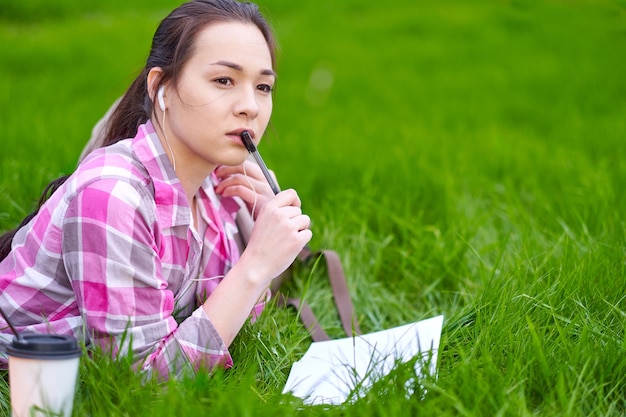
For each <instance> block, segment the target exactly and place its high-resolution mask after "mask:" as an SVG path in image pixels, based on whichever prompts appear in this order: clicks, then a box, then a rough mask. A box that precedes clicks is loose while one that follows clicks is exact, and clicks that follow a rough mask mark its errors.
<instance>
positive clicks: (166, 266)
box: [0, 122, 269, 377]
mask: <svg viewBox="0 0 626 417" xmlns="http://www.w3.org/2000/svg"><path fill="white" fill-rule="evenodd" d="M215 181H216V179H215V177H213V176H212V177H211V178H208V179H207V180H206V181H205V183H204V184H203V186H202V188H201V189H200V191H199V192H198V194H197V196H196V199H197V201H198V203H199V204H198V207H199V213H198V214H199V215H198V216H197V218H198V219H197V222H198V228H197V230H196V229H194V228H193V226H192V215H191V211H190V207H189V204H188V200H187V198H186V196H185V194H184V192H183V189H182V187H181V185H180V183H179V181H178V178H177V177H176V174H175V172H174V170H173V168H172V166H171V164H170V162H169V160H168V158H167V156H166V154H165V151H164V149H163V147H162V146H161V143H160V141H159V139H158V137H157V135H156V133H155V132H154V127H153V126H152V124H151V123H150V122H148V123H146V124H145V125H142V126H141V127H140V128H139V130H138V133H137V136H136V137H135V138H133V139H127V140H123V141H120V142H118V143H117V144H115V145H112V146H109V147H107V148H102V149H98V150H96V151H94V152H92V153H91V154H90V155H89V156H88V157H87V158H86V159H85V161H84V162H83V163H81V165H80V166H79V167H78V168H77V170H76V172H75V173H74V174H73V175H72V176H71V177H70V178H69V179H68V180H67V181H66V183H65V184H64V185H63V186H62V187H61V188H60V189H59V190H57V192H55V193H54V194H53V195H52V196H51V197H50V199H49V200H48V201H47V202H46V204H45V205H44V206H43V207H42V208H41V209H40V211H39V213H38V214H37V216H36V217H35V218H34V219H33V220H32V221H31V222H30V223H29V224H28V225H26V226H24V227H23V228H22V229H21V230H20V231H19V232H18V233H17V235H16V236H15V238H14V240H13V243H12V251H11V253H10V254H9V256H8V257H7V258H6V259H5V260H4V261H3V262H1V263H0V292H1V295H0V306H1V307H2V308H3V309H4V310H5V312H6V313H8V314H9V315H10V319H12V322H14V323H15V324H16V326H17V327H18V330H21V331H24V332H36V333H57V334H73V335H75V336H77V337H79V338H81V339H84V340H85V341H88V340H91V341H92V342H94V343H95V344H97V345H99V346H102V347H104V348H105V349H107V350H112V354H113V355H117V354H124V353H127V352H128V350H129V349H131V350H132V352H133V355H134V357H135V358H136V359H138V360H140V362H138V366H140V367H141V368H142V369H143V370H145V371H147V372H149V373H152V372H156V373H157V374H158V375H160V376H162V377H167V376H169V375H172V374H179V373H180V372H182V371H183V370H184V369H189V368H191V369H198V367H199V366H206V367H209V368H210V367H213V366H216V365H221V366H225V367H229V366H232V358H231V356H230V354H229V353H228V349H227V346H225V344H224V342H223V341H222V339H221V337H220V336H219V334H218V333H217V331H216V330H215V328H214V327H213V325H212V324H211V322H210V321H209V319H208V317H207V316H206V314H205V312H204V309H203V308H202V306H201V304H202V302H203V301H204V300H205V299H206V298H207V297H208V296H209V295H210V294H211V292H212V291H213V290H214V289H215V287H216V286H217V285H218V283H219V282H220V280H221V278H222V277H223V276H224V275H225V274H226V273H227V272H228V271H229V270H230V268H231V267H232V265H233V263H234V262H236V261H237V260H238V258H239V249H238V247H237V243H236V239H235V235H236V234H237V227H236V224H235V221H234V217H235V212H236V211H237V210H238V209H239V208H240V206H239V204H238V203H237V201H235V200H234V199H232V198H226V197H222V198H220V197H217V196H216V195H215V193H214V191H213V186H214V182H215ZM268 295H269V294H268ZM262 308H263V304H259V305H257V306H256V308H255V310H254V312H253V317H254V316H256V314H259V313H260V311H261V310H262ZM0 332H2V334H0V344H5V345H6V344H7V343H9V342H10V341H11V340H12V335H11V333H10V330H9V328H8V326H6V324H5V323H4V321H3V320H2V318H0ZM0 361H1V362H4V364H5V365H6V356H3V357H0Z"/></svg>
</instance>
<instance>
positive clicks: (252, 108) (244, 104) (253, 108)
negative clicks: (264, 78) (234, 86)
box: [235, 87, 259, 119]
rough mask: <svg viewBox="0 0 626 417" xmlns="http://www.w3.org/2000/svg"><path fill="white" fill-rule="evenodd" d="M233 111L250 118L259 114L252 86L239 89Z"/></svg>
mask: <svg viewBox="0 0 626 417" xmlns="http://www.w3.org/2000/svg"><path fill="white" fill-rule="evenodd" d="M235 113H236V115H237V116H246V117H248V118H251V119H253V118H255V117H256V116H257V115H258V114H259V103H258V101H257V97H256V90H255V89H254V88H250V87H247V88H242V89H241V94H240V95H239V97H238V99H237V103H236V105H235Z"/></svg>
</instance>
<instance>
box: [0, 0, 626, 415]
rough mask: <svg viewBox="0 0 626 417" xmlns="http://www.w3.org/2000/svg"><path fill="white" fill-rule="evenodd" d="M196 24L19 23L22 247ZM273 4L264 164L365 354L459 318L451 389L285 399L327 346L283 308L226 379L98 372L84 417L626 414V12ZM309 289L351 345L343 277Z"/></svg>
mask: <svg viewBox="0 0 626 417" xmlns="http://www.w3.org/2000/svg"><path fill="white" fill-rule="evenodd" d="M177 4H178V3H177V2H173V1H167V0H126V1H121V0H111V1H105V0H91V1H88V2H87V1H79V0H64V1H62V2H61V1H57V2H52V1H47V0H2V3H0V128H1V129H2V135H1V136H0V143H2V145H1V146H0V230H7V229H10V228H12V227H15V226H16V225H17V223H19V221H21V219H22V218H23V217H24V216H26V214H27V213H28V212H29V211H30V210H31V209H32V208H33V204H34V201H35V200H36V199H37V198H38V197H39V194H40V193H41V191H42V190H43V188H44V186H45V185H46V184H47V183H48V182H49V181H50V180H52V179H54V178H56V177H57V176H59V175H61V174H64V173H69V172H71V170H72V169H73V168H74V167H75V165H76V161H77V158H78V155H79V154H80V151H81V149H82V146H83V144H84V143H85V142H86V140H87V138H88V137H89V135H90V131H91V128H92V127H93V125H94V123H95V122H96V121H97V120H98V119H99V118H100V117H101V116H102V114H103V113H104V112H105V111H106V109H107V108H108V107H109V105H110V104H111V103H112V102H113V100H114V99H115V98H116V97H118V96H119V95H120V94H122V92H123V91H124V90H125V88H126V87H127V85H128V84H129V83H130V81H131V80H132V79H133V78H134V76H135V75H136V73H137V72H138V70H139V68H140V67H141V66H142V65H143V61H144V59H145V57H146V55H147V53H148V48H149V43H150V39H151V36H152V33H153V31H154V29H155V26H156V24H157V23H158V21H159V20H160V19H162V18H163V17H164V16H165V15H166V13H167V12H168V11H169V10H170V9H171V8H173V7H175V6H176V5H177ZM259 4H260V5H261V7H262V9H263V10H264V11H265V12H266V15H267V16H268V18H269V19H270V21H271V22H272V24H273V26H274V27H275V29H276V32H277V35H278V40H279V44H280V49H281V51H280V56H279V65H278V68H277V71H278V73H279V81H278V84H277V88H276V93H275V100H274V114H273V117H272V127H271V129H269V131H268V134H267V135H266V138H265V139H264V142H263V143H262V145H261V146H260V148H259V149H260V151H261V152H262V153H263V156H264V158H265V161H266V163H267V165H268V166H269V167H270V168H271V169H273V170H274V171H275V172H276V174H277V175H278V177H279V180H280V183H281V186H282V187H283V188H286V187H293V188H296V189H297V190H298V191H299V193H300V196H301V198H302V200H303V208H304V210H305V211H306V212H307V213H308V214H310V215H311V217H312V219H313V226H312V229H313V232H314V239H313V241H312V243H311V246H312V247H313V248H331V249H334V250H336V251H337V252H338V253H339V254H340V255H341V257H342V260H343V263H344V269H345V271H346V274H347V276H348V281H349V282H348V283H349V287H350V289H351V292H352V296H353V300H354V304H355V308H356V311H357V313H358V318H359V322H360V324H361V328H362V329H363V330H364V331H367V332H370V331H377V330H381V329H384V328H389V327H393V326H398V325H401V324H405V323H409V322H413V321H417V320H421V319H425V318H429V317H433V316H435V315H439V314H443V315H444V316H445V321H444V328H443V333H442V340H441V346H440V351H439V361H438V375H437V378H436V379H427V380H425V381H424V382H423V386H424V387H425V388H426V391H425V392H418V393H416V394H415V395H413V396H409V397H407V395H406V390H405V382H406V380H407V379H408V378H409V376H408V375H407V369H406V368H405V367H398V369H397V372H394V373H393V374H392V375H390V376H389V377H388V378H385V379H382V380H381V381H379V383H377V384H376V385H375V386H374V388H373V389H372V390H371V391H370V393H369V395H367V396H366V397H364V398H361V399H359V400H357V401H354V402H351V403H349V404H345V405H343V406H338V407H302V406H301V404H299V403H298V401H296V400H293V399H290V398H289V397H286V396H283V395H281V391H282V387H283V386H284V384H285V381H286V378H287V375H288V373H289V370H290V366H291V364H292V363H293V362H294V361H296V360H298V359H299V358H300V357H301V356H302V354H303V353H304V351H305V350H306V349H307V347H308V345H309V343H310V339H309V338H308V334H307V332H306V330H305V329H304V328H302V326H301V325H300V323H299V321H298V320H297V317H296V314H295V312H294V311H293V310H287V309H281V308H278V307H276V306H274V305H271V306H270V307H269V308H268V309H267V310H266V312H265V313H264V315H263V316H262V317H261V319H260V320H259V321H258V322H257V323H256V324H254V325H246V327H245V328H244V329H243V331H242V333H241V334H240V335H239V337H238V338H237V339H236V340H235V342H234V344H233V346H232V352H231V353H232V355H233V357H234V360H235V366H234V368H233V369H230V370H228V371H225V372H218V373H216V374H214V375H211V376H208V375H206V374H200V375H197V376H196V377H194V378H188V379H185V380H182V381H175V382H170V383H168V384H165V385H163V384H157V383H152V382H146V383H143V382H142V380H141V378H140V376H138V375H136V374H134V373H133V372H132V371H131V370H130V366H129V364H128V361H129V360H130V359H129V358H121V359H119V360H117V361H112V360H110V359H109V358H108V357H107V355H106V354H104V353H102V352H94V353H93V356H92V357H90V358H88V357H84V358H83V360H82V362H81V369H80V385H79V388H78V392H77V396H76V402H75V407H74V408H75V410H74V415H76V416H83V415H85V416H87V415H89V416H110V415H128V416H139V417H141V416H150V417H157V416H180V415H201V414H207V413H211V414H214V415H223V416H252V415H267V414H271V415H285V416H289V415H321V414H324V415H327V414H328V415H337V416H377V415H429V416H432V415H437V416H448V415H449V416H458V415H462V416H496V415H498V416H529V415H539V416H557V415H558V416H561V415H568V416H609V415H624V414H625V413H626V274H625V270H626V220H625V218H624V213H625V211H626V198H625V197H624V190H626V162H625V159H626V140H625V138H626V77H624V74H626V3H625V2H624V1H623V0H597V1H591V0H586V1H585V0H569V1H565V0H562V1H558V0H532V1H531V0H508V1H506V0H501V1H495V0H494V1H479V0H450V1H446V2H441V1H437V0H397V1H395V2H393V3H385V2H379V1H376V2H375V1H371V0H361V1H356V0H317V1H293V0H263V1H260V2H259ZM620 190H621V191H620ZM289 288H290V290H291V291H292V293H294V294H297V295H304V297H305V298H306V300H307V301H308V302H309V303H310V305H311V306H312V308H313V310H314V311H315V312H316V314H317V315H318V317H319V319H320V321H321V323H322V326H323V327H324V328H325V329H326V330H327V331H328V333H329V334H331V335H332V336H333V337H343V336H344V334H343V333H342V331H341V327H340V323H339V320H338V318H337V317H336V314H335V313H334V309H333V305H332V296H331V292H330V289H329V287H328V284H327V282H326V280H325V274H324V271H323V268H311V267H309V266H301V267H298V268H296V269H295V272H294V279H293V282H291V283H290V284H289ZM0 381H1V380H0ZM417 388H420V387H419V386H418V387H417ZM7 389H8V388H7V387H6V386H3V385H2V383H1V382H0V393H1V395H0V415H9V414H10V411H9V405H8V394H7Z"/></svg>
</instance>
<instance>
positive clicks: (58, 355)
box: [7, 334, 82, 417]
mask: <svg viewBox="0 0 626 417" xmlns="http://www.w3.org/2000/svg"><path fill="white" fill-rule="evenodd" d="M81 353H82V349H81V348H80V346H79V345H78V342H77V340H76V338H75V337H73V336H63V335H54V334H23V335H20V337H19V338H18V337H16V338H14V339H13V342H12V343H11V344H10V345H9V346H8V347H7V355H8V356H9V385H10V390H11V410H12V411H11V412H12V416H13V417H31V416H44V415H45V416H49V415H58V416H63V417H70V416H71V414H72V408H73V406H74V394H75V391H76V379H77V377H78V365H79V361H80V356H81Z"/></svg>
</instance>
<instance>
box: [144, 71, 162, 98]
mask: <svg viewBox="0 0 626 417" xmlns="http://www.w3.org/2000/svg"><path fill="white" fill-rule="evenodd" d="M162 79H163V69H162V68H161V67H154V68H152V69H150V71H149V72H148V79H147V80H146V82H147V87H148V96H150V100H152V102H153V103H154V102H155V101H156V98H157V97H156V96H157V91H158V88H159V86H160V84H161V80H162Z"/></svg>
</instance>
